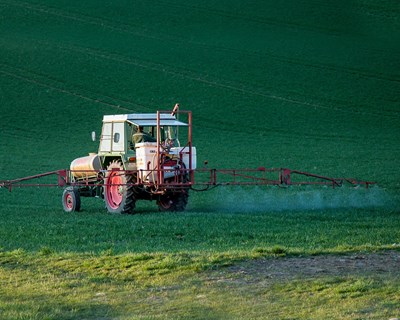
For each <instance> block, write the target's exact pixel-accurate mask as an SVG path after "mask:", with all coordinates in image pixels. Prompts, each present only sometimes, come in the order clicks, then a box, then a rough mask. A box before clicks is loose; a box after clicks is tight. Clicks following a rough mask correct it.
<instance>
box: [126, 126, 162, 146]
mask: <svg viewBox="0 0 400 320" xmlns="http://www.w3.org/2000/svg"><path fill="white" fill-rule="evenodd" d="M132 141H133V143H134V144H135V145H136V143H141V142H156V141H157V139H156V138H154V137H153V136H151V135H150V134H148V133H147V132H143V127H142V126H138V127H137V131H136V133H134V134H133V136H132Z"/></svg>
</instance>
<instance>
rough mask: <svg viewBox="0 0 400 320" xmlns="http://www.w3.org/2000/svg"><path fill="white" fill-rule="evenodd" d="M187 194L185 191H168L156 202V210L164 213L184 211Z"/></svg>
mask: <svg viewBox="0 0 400 320" xmlns="http://www.w3.org/2000/svg"><path fill="white" fill-rule="evenodd" d="M188 198H189V193H188V191H187V190H185V189H183V190H177V191H168V192H167V193H166V194H164V195H162V196H160V198H159V199H158V200H157V205H158V209H159V210H160V211H162V212H165V211H176V212H181V211H185V209H186V205H187V203H188Z"/></svg>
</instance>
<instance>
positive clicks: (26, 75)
mask: <svg viewBox="0 0 400 320" xmlns="http://www.w3.org/2000/svg"><path fill="white" fill-rule="evenodd" d="M0 66H1V67H2V70H0V73H2V74H3V75H6V76H9V77H12V78H15V79H18V80H21V81H24V82H29V83H32V84H34V85H37V86H40V87H44V88H48V89H51V90H54V91H58V92H61V93H64V94H67V95H70V96H74V97H77V98H79V99H83V100H86V101H89V102H91V103H98V104H102V105H105V106H108V107H112V108H116V109H118V110H122V111H129V112H135V110H133V109H129V108H126V107H123V106H121V104H128V105H131V106H134V107H135V108H139V110H140V109H149V107H148V106H145V105H141V104H136V103H133V102H131V101H127V100H122V99H120V98H114V97H110V96H107V95H103V94H102V95H100V94H98V93H96V92H90V91H88V90H86V89H75V88H74V90H72V89H67V88H65V87H66V84H65V83H62V82H61V81H59V80H55V79H51V78H50V77H49V76H46V75H39V74H37V73H34V72H33V71H30V70H28V69H23V68H17V67H12V66H9V65H6V64H4V63H0ZM3 68H8V69H11V71H7V70H4V69H3ZM46 78H47V79H46ZM46 80H47V81H46ZM49 80H50V81H49ZM79 91H85V92H86V93H81V92H79ZM93 96H95V97H93ZM107 100H113V101H119V102H121V104H115V103H111V102H108V101H107Z"/></svg>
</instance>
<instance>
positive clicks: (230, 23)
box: [0, 0, 400, 319]
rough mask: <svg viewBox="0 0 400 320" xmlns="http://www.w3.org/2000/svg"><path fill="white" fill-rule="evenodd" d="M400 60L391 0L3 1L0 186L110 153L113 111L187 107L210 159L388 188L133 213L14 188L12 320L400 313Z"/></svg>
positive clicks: (2, 302) (0, 254) (219, 192)
mask: <svg viewBox="0 0 400 320" xmlns="http://www.w3.org/2000/svg"><path fill="white" fill-rule="evenodd" d="M399 57H400V5H399V3H398V2H397V1H392V0H382V1H373V0H355V1H342V0H337V1H323V0H298V1H289V0H275V1H269V0H250V1H244V0H230V1H226V0H222V1H211V0H205V1H194V0H186V1H183V0H155V1H146V0H136V1H127V0H116V1H100V0H86V1H76V0H69V1H65V0H53V1H50V0H32V1H29V0H0V124H1V130H0V180H7V179H13V178H18V177H24V176H30V175H34V174H38V173H42V172H47V171H53V170H58V169H65V168H68V167H69V165H70V163H71V161H72V160H74V159H75V158H78V157H82V156H85V155H87V154H88V153H89V152H96V151H97V149H98V141H97V142H93V141H92V140H91V132H92V131H93V130H94V131H96V133H97V135H99V133H100V129H101V121H102V117H103V115H105V114H123V113H143V112H155V111H156V110H159V109H162V110H169V109H172V108H173V106H174V104H175V103H180V106H181V108H182V109H184V110H192V112H193V142H194V145H195V146H196V148H197V163H198V165H199V166H200V167H202V166H203V163H204V162H205V161H207V162H208V167H209V168H258V167H260V166H264V167H267V168H279V167H287V168H291V169H297V170H302V171H308V172H312V173H315V174H320V175H325V176H330V177H350V178H358V179H362V180H368V181H376V182H377V184H376V185H374V186H371V187H370V188H369V189H365V188H363V187H360V188H351V187H343V188H335V189H332V188H326V187H320V188H317V187H290V188H278V187H261V186H260V187H233V186H230V187H218V188H215V189H213V190H210V191H207V192H194V191H193V192H190V198H189V205H188V208H187V211H185V212H183V213H160V212H158V210H157V206H156V204H155V203H154V202H138V203H137V210H136V214H134V215H111V214H108V213H107V212H106V210H105V208H104V202H103V201H102V200H101V199H94V198H84V199H82V210H81V212H77V213H73V214H67V213H65V212H64V211H63V209H62V204H61V195H62V192H63V190H62V189H60V188H37V187H34V188H16V189H13V190H12V192H8V190H7V189H0V200H1V206H0V319H389V318H400V293H399V292H400V271H399V270H400V268H399V267H400V170H399V159H400V59H399Z"/></svg>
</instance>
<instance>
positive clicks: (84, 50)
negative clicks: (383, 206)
mask: <svg viewBox="0 0 400 320" xmlns="http://www.w3.org/2000/svg"><path fill="white" fill-rule="evenodd" d="M45 45H46V46H48V45H49V43H47V42H45ZM57 47H59V48H61V49H64V50H65V49H67V50H70V49H71V48H72V47H65V46H57ZM72 49H74V50H75V51H78V52H80V53H85V54H88V53H89V54H93V53H96V57H102V58H107V59H112V60H116V61H117V62H123V63H127V62H128V63H130V64H132V63H133V64H134V65H135V66H140V67H144V68H150V69H152V70H156V71H159V70H160V66H159V65H157V64H154V63H150V62H143V61H142V62H140V63H138V62H137V61H136V60H134V61H133V62H132V61H130V60H128V61H127V60H126V57H121V56H120V55H116V54H106V53H104V52H100V55H99V52H98V50H93V49H89V48H82V47H73V48H72ZM0 65H1V64H0ZM4 66H5V65H4V64H3V67H4ZM161 67H163V69H162V70H163V72H165V66H164V65H162V66H161ZM14 68H15V67H14ZM15 69H16V70H19V74H17V73H15V72H14V73H12V72H7V71H4V70H2V71H0V72H2V73H3V74H8V75H11V76H13V77H15V78H19V79H21V80H25V81H28V82H31V83H34V84H36V85H40V86H42V87H47V88H49V89H53V90H56V91H59V92H62V93H65V94H69V95H72V96H75V97H78V98H81V99H84V100H87V101H90V102H96V103H100V104H104V105H107V106H110V107H113V108H116V109H119V110H123V111H128V112H134V110H132V109H131V108H125V107H121V106H120V105H121V104H127V105H133V106H134V107H135V108H137V109H138V110H143V109H151V110H153V109H154V106H151V107H150V106H148V105H143V104H141V105H140V104H137V103H134V102H131V101H126V100H121V99H120V98H115V97H110V96H105V95H101V96H102V97H103V98H102V99H100V98H98V96H99V94H97V93H93V92H91V93H90V95H88V94H83V93H81V92H79V90H78V91H77V89H76V88H74V90H71V89H65V83H61V82H60V81H59V80H54V79H50V78H49V77H48V76H43V75H41V77H47V78H48V79H50V81H51V82H52V84H49V83H48V79H47V82H43V80H41V81H40V80H37V77H38V74H35V75H34V76H31V77H27V76H21V75H20V74H21V73H23V74H26V73H30V74H32V72H31V71H29V70H26V69H21V68H15ZM172 74H174V75H182V74H181V73H177V72H176V71H172ZM190 79H192V80H197V81H198V80H202V81H203V82H205V83H207V84H210V85H216V83H215V82H210V81H206V80H204V79H198V77H193V76H190ZM60 85H62V86H63V88H60ZM223 87H228V88H230V87H231V88H233V87H232V86H223ZM235 89H236V88H235ZM241 91H243V92H245V93H252V92H251V91H248V90H245V89H241ZM85 92H88V90H86V89H85ZM93 95H95V96H97V97H96V98H93ZM267 97H269V98H270V96H267ZM107 99H108V100H110V99H112V100H113V101H119V102H120V103H119V104H118V105H117V104H113V103H109V102H107V101H105V100H107ZM285 100H286V101H291V100H289V99H285ZM121 102H123V103H121ZM296 102H297V101H296ZM308 105H309V106H313V107H319V108H321V107H322V106H321V105H311V104H308ZM325 109H329V110H332V108H330V107H325ZM338 111H344V112H346V113H349V110H339V109H338ZM356 113H357V114H359V112H356ZM372 115H373V116H376V115H377V114H372ZM378 116H382V114H378ZM388 116H392V115H388ZM214 129H215V127H214ZM219 129H220V127H219ZM271 130H273V131H274V132H275V133H277V132H279V133H280V134H282V135H289V136H292V135H293V131H287V130H282V128H272V129H271ZM298 134H300V135H302V136H304V132H301V133H300V132H299V133H298ZM294 135H297V134H294ZM318 135H319V136H320V134H318ZM315 136H317V135H313V134H311V135H310V137H315ZM326 138H332V136H331V135H326ZM343 138H345V137H343ZM349 138H350V137H349ZM350 139H351V138H350Z"/></svg>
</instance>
